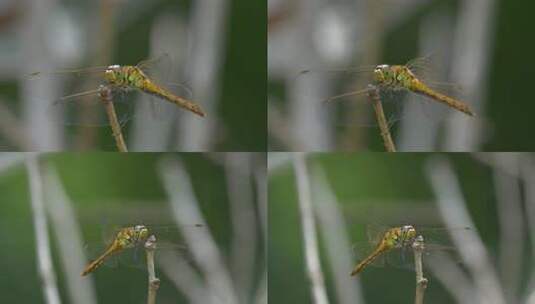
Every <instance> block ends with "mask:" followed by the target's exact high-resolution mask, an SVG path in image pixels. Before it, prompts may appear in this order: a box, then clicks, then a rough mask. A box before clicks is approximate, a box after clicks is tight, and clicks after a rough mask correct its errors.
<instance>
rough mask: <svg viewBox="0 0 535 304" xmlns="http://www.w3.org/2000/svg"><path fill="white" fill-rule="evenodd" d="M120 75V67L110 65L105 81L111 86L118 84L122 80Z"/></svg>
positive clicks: (105, 73) (105, 74)
mask: <svg viewBox="0 0 535 304" xmlns="http://www.w3.org/2000/svg"><path fill="white" fill-rule="evenodd" d="M120 73H121V66H120V65H110V66H108V68H107V69H106V71H105V72H104V79H105V80H106V81H107V82H108V83H110V84H117V83H118V82H119V81H120V79H121V77H120Z"/></svg>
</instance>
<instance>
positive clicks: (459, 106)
mask: <svg viewBox="0 0 535 304" xmlns="http://www.w3.org/2000/svg"><path fill="white" fill-rule="evenodd" d="M428 65H429V62H428V59H427V58H416V59H413V60H411V61H409V62H408V63H407V64H405V65H388V64H380V65H376V66H372V67H359V68H356V69H342V70H327V71H323V72H327V73H333V72H334V73H336V72H339V73H353V72H354V73H357V74H358V75H369V76H370V78H371V81H372V83H371V84H372V86H367V87H366V88H365V89H360V90H353V91H350V92H346V93H342V94H338V95H335V96H332V97H328V98H326V99H324V102H325V103H327V104H328V103H331V102H334V101H339V100H343V99H345V98H348V97H355V96H365V95H368V94H369V93H370V92H371V90H375V89H379V91H380V92H381V93H386V94H387V95H394V96H396V98H397V97H398V96H399V94H396V93H397V92H401V91H405V92H412V93H414V94H417V95H419V96H423V97H424V99H425V100H431V101H433V102H438V103H441V104H443V105H446V106H448V107H450V108H451V109H454V110H456V111H459V112H461V113H464V114H466V115H468V116H475V112H474V111H473V110H472V109H471V108H470V106H469V105H468V104H467V103H465V102H464V101H461V100H459V99H456V98H453V97H450V96H448V95H446V94H444V93H441V92H439V90H438V89H435V87H450V88H451V87H454V88H455V86H454V85H452V84H447V83H436V82H432V81H427V80H425V79H426V78H427V77H428V76H426V75H423V74H424V73H423V72H422V71H426V72H428V71H429V69H428V67H427V66H428ZM311 72H322V71H314V70H305V71H302V72H301V73H300V74H308V73H311ZM389 97H391V96H389ZM427 107H429V105H427ZM398 108H399V107H398ZM398 111H399V110H398ZM396 115H397V113H396ZM398 118H399V117H395V118H394V119H393V120H397V119H398Z"/></svg>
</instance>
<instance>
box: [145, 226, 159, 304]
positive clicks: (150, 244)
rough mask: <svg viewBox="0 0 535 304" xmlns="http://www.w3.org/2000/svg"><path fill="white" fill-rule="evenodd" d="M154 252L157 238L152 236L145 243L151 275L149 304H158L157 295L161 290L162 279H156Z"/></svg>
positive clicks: (148, 269)
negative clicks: (159, 289)
mask: <svg viewBox="0 0 535 304" xmlns="http://www.w3.org/2000/svg"><path fill="white" fill-rule="evenodd" d="M154 250H156V237H155V236H154V235H151V236H150V237H149V238H148V239H147V241H146V242H145V251H146V253H147V272H148V273H149V293H148V296H147V304H155V303H156V293H157V292H158V288H160V279H158V278H157V277H156V272H155V270H154Z"/></svg>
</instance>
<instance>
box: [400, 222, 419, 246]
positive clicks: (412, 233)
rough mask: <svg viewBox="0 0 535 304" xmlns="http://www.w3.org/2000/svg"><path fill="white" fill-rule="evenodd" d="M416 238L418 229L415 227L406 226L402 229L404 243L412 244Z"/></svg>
mask: <svg viewBox="0 0 535 304" xmlns="http://www.w3.org/2000/svg"><path fill="white" fill-rule="evenodd" d="M415 238H416V229H415V228H414V226H411V225H405V226H402V227H401V239H402V240H403V242H407V243H412V241H413V240H414V239H415Z"/></svg>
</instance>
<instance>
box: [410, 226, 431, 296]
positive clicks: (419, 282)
mask: <svg viewBox="0 0 535 304" xmlns="http://www.w3.org/2000/svg"><path fill="white" fill-rule="evenodd" d="M424 248H425V247H424V238H423V236H421V235H419V236H417V237H416V240H415V241H414V243H413V244H412V249H413V251H414V268H415V269H414V270H415V271H416V296H415V298H414V303H415V304H423V303H424V293H425V289H426V288H427V279H426V278H424V271H423V265H422V253H423V251H424Z"/></svg>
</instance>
